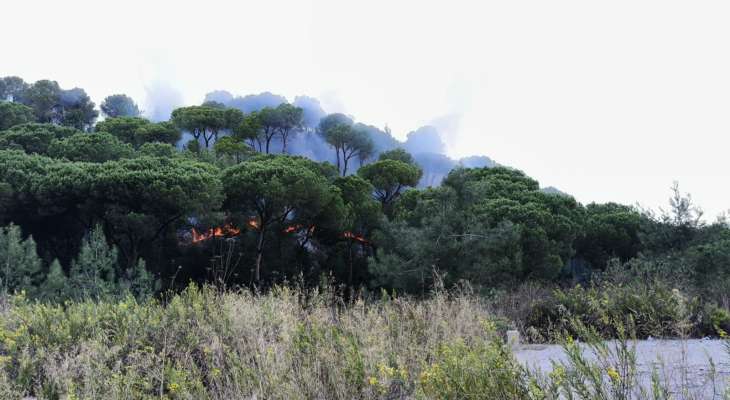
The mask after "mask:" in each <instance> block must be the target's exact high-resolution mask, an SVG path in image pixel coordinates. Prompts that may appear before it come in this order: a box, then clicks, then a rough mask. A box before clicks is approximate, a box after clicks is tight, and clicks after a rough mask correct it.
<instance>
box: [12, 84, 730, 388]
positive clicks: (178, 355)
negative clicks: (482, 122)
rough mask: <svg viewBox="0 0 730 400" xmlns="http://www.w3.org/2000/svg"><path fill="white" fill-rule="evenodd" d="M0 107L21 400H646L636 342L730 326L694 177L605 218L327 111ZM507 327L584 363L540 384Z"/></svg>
mask: <svg viewBox="0 0 730 400" xmlns="http://www.w3.org/2000/svg"><path fill="white" fill-rule="evenodd" d="M0 99H1V100H2V101H0V287H1V289H0V291H1V294H0V397H3V398H25V397H26V396H29V395H32V396H38V397H40V398H49V399H59V398H69V399H71V398H153V397H154V398H168V399H175V398H258V396H261V398H282V399H284V398H286V399H288V398H302V399H304V398H323V399H324V398H327V399H352V398H373V399H386V398H387V399H396V398H402V399H411V398H428V399H431V398H475V399H477V398H483V399H493V398H509V399H558V398H566V397H565V396H569V397H568V398H581V399H596V398H601V399H613V398H617V399H629V398H633V397H632V393H634V391H636V390H638V389H637V388H638V387H639V386H641V384H642V382H641V381H640V379H638V378H637V372H636V368H637V361H636V355H635V352H632V350H631V349H630V347H629V346H628V345H627V344H626V343H627V341H626V340H627V338H629V337H631V338H647V337H678V336H679V337H688V336H694V337H703V336H706V335H711V336H719V337H726V332H727V331H728V330H730V225H729V224H728V221H727V220H726V219H724V218H722V217H721V218H718V220H717V221H715V222H707V221H706V220H705V219H704V218H703V216H702V212H701V210H700V208H698V207H697V206H696V205H695V204H694V203H693V202H692V198H691V197H690V196H689V195H687V194H684V193H682V192H681V191H680V189H679V187H678V185H677V184H676V183H675V184H674V186H672V187H671V188H669V189H670V190H668V194H669V196H670V198H669V204H668V206H669V207H668V208H667V209H665V210H664V209H660V210H657V211H654V210H648V209H642V208H640V207H638V206H630V205H622V204H615V203H607V204H595V203H592V204H587V205H584V204H581V203H579V202H578V201H576V200H575V199H574V198H573V197H572V196H570V195H569V194H566V193H563V192H561V191H559V190H557V189H555V188H541V187H540V185H539V183H538V182H537V181H536V180H534V179H532V178H530V177H529V176H527V175H526V174H524V173H523V172H521V171H519V170H518V169H515V168H510V167H506V166H503V165H499V164H497V163H495V162H494V161H492V160H491V159H489V158H488V157H484V156H475V157H469V158H464V159H461V160H452V159H450V158H449V157H447V156H445V155H444V143H443V141H442V140H441V138H440V136H439V133H438V131H437V130H436V129H435V128H433V127H422V128H419V129H417V130H416V131H414V132H411V133H410V134H408V136H407V140H406V141H404V142H400V141H398V140H397V139H395V138H394V137H393V136H392V135H391V132H390V130H389V129H387V128H384V129H382V130H381V129H379V128H377V127H374V126H371V125H367V124H364V123H360V122H355V121H354V119H353V118H352V117H351V116H347V115H343V114H326V113H325V112H324V111H323V110H322V108H321V107H320V106H319V103H318V102H317V100H316V99H313V98H309V97H297V98H296V99H295V101H293V102H292V103H289V102H288V101H287V99H285V98H283V97H281V96H276V95H273V94H271V93H263V94H259V95H249V96H243V97H234V96H233V95H231V94H230V93H228V92H224V91H217V92H211V93H210V94H209V95H208V96H206V98H205V99H204V101H203V102H202V103H201V105H194V106H187V107H180V108H176V109H174V110H172V112H171V113H170V115H169V118H163V120H160V118H155V119H147V118H145V117H143V114H144V113H143V112H142V111H141V110H140V108H139V106H138V105H137V104H136V103H135V102H134V101H133V100H132V99H131V98H130V97H128V96H126V95H123V94H116V95H111V96H108V97H107V98H105V99H104V100H103V101H102V102H101V104H100V106H99V108H100V112H101V113H100V112H99V111H97V109H96V105H95V104H94V103H93V102H92V101H91V99H90V98H89V96H88V95H87V94H86V93H85V91H84V90H82V89H79V88H74V89H70V90H64V89H62V88H61V87H60V86H59V85H58V83H56V82H54V81H50V80H41V81H38V82H35V83H26V82H25V81H24V80H22V79H21V78H18V77H5V78H2V79H0ZM100 117H103V118H100ZM719 184H720V183H719ZM508 329H517V330H519V331H520V332H521V333H522V334H523V335H524V337H525V340H526V341H529V342H553V343H563V345H564V351H565V354H567V356H568V360H567V361H565V362H563V363H562V364H553V368H554V370H553V371H552V372H551V373H550V374H549V375H543V374H540V373H536V372H533V371H531V370H528V369H526V368H524V367H523V366H521V365H520V364H519V363H517V361H515V359H514V358H513V356H512V354H511V352H510V349H509V348H508V347H506V345H505V344H504V341H503V337H504V336H505V331H506V330H508ZM573 338H579V339H580V340H582V341H585V342H586V343H589V345H590V346H594V347H593V349H594V350H593V351H594V353H595V354H598V355H599V356H598V358H596V359H591V358H590V357H588V358H586V357H585V356H584V349H585V348H584V347H580V346H579V345H577V344H576V342H574V341H573ZM604 338H618V339H620V340H619V341H617V342H615V343H617V344H616V346H615V347H612V348H611V349H609V347H608V346H607V345H606V344H605V342H603V341H602V339H604ZM729 348H730V347H729ZM655 371H656V370H655ZM713 371H714V369H713ZM656 376H657V377H658V375H656ZM654 379H655V377H654V376H652V381H651V388H650V391H651V393H653V397H652V398H673V397H671V396H669V395H666V394H667V393H669V392H668V391H669V390H670V389H669V388H672V387H674V386H672V385H673V383H672V382H671V380H669V381H660V380H659V378H656V380H654ZM682 382H683V384H684V385H685V389H683V390H685V392H686V393H689V390H690V386H691V385H689V383H687V382H688V381H682ZM713 389H714V386H713ZM642 390H643V389H642ZM647 393H649V392H647ZM573 395H575V396H576V397H573ZM647 395H648V394H647ZM665 395H666V396H665ZM729 396H730V394H729ZM34 398H35V397H34ZM687 398H689V397H687ZM697 398H699V397H697Z"/></svg>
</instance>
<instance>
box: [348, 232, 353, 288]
mask: <svg viewBox="0 0 730 400" xmlns="http://www.w3.org/2000/svg"><path fill="white" fill-rule="evenodd" d="M347 250H348V258H349V260H348V261H349V263H350V275H349V276H348V277H347V284H348V285H349V286H350V287H352V239H350V240H349V244H348V245H347Z"/></svg>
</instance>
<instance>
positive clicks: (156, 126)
mask: <svg viewBox="0 0 730 400" xmlns="http://www.w3.org/2000/svg"><path fill="white" fill-rule="evenodd" d="M96 131H97V132H108V133H110V134H112V135H114V136H116V137H117V138H118V139H119V140H121V141H123V142H125V143H129V144H132V145H133V146H135V147H140V146H142V145H144V144H145V143H155V142H160V143H168V144H171V145H174V144H175V143H177V142H178V141H179V140H180V137H181V136H182V134H181V133H180V131H179V130H178V129H177V128H176V127H175V126H174V125H173V124H172V123H170V122H158V123H154V122H150V121H149V120H147V119H145V118H140V117H124V116H122V117H116V118H107V119H106V120H104V121H102V122H99V123H98V124H96Z"/></svg>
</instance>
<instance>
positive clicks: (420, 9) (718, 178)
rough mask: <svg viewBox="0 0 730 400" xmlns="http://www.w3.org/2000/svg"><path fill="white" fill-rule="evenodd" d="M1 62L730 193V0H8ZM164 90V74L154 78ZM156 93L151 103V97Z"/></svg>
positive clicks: (699, 197)
mask: <svg viewBox="0 0 730 400" xmlns="http://www.w3.org/2000/svg"><path fill="white" fill-rule="evenodd" d="M1 11H2V14H3V17H2V24H0V27H1V28H0V29H2V33H3V39H2V44H0V76H4V75H19V76H21V77H23V78H24V79H26V80H27V81H34V80H37V79H42V78H50V79H54V80H57V81H58V82H59V83H60V84H61V86H62V87H66V88H70V87H73V86H79V87H82V88H84V89H86V90H87V92H88V93H89V94H90V95H91V97H92V98H93V99H94V101H96V102H97V104H98V103H99V102H100V101H101V100H102V99H103V98H104V97H105V96H106V95H109V94H113V93H118V92H124V93H127V94H129V95H130V96H132V97H134V98H135V99H136V100H137V101H138V102H139V103H140V104H142V105H143V106H144V105H145V101H146V96H147V95H146V93H147V90H149V88H152V87H160V86H163V87H164V86H171V87H174V88H176V89H178V90H179V91H180V92H181V94H182V96H183V98H184V102H185V103H188V104H193V103H199V102H201V101H202V98H203V96H204V94H205V93H206V92H208V91H211V90H215V89H225V90H228V91H231V92H232V93H234V94H249V93H259V92H262V91H271V92H273V93H277V94H282V95H285V96H287V97H288V98H289V99H290V100H292V99H293V98H294V96H296V95H300V94H307V95H311V96H315V97H318V98H320V100H321V101H322V102H323V105H324V106H325V108H326V109H327V111H343V112H346V113H349V114H353V115H354V116H355V117H356V118H357V120H358V121H362V122H366V123H370V124H373V125H377V126H381V127H382V126H384V125H385V124H388V126H390V127H391V128H392V130H393V133H394V134H395V135H396V136H398V137H400V138H403V137H405V135H406V134H407V132H409V131H411V130H414V129H416V128H418V127H419V126H421V125H425V124H429V123H436V124H437V125H439V126H440V127H441V128H442V132H443V133H445V134H447V137H446V138H445V139H446V140H447V142H448V145H449V149H450V150H449V151H450V155H452V156H465V155H472V154H485V155H488V156H490V157H492V158H493V159H495V160H497V161H498V162H500V163H503V164H507V165H510V166H514V167H517V168H520V169H522V170H524V171H525V172H526V173H528V174H529V175H531V176H533V177H535V178H537V179H538V180H540V182H541V184H542V185H543V186H549V185H552V186H556V187H558V188H560V189H562V190H564V191H566V192H569V193H571V194H573V195H575V196H576V197H577V198H578V199H579V200H580V201H582V202H586V203H587V202H590V201H599V202H604V201H618V202H622V203H627V204H633V203H635V202H639V203H641V204H642V205H644V206H649V207H658V206H663V205H665V204H666V198H667V197H668V195H669V191H668V188H669V187H670V186H671V184H672V182H673V181H674V180H678V181H679V182H680V186H681V188H682V189H683V190H684V191H688V192H691V193H692V194H693V197H694V199H695V200H696V201H697V202H698V203H700V205H702V206H703V208H704V209H705V210H706V211H707V213H708V214H710V215H713V216H714V215H717V214H719V213H720V212H721V211H723V210H728V209H730V179H729V178H730V161H728V158H727V156H728V155H729V154H730V24H729V23H728V21H730V2H728V1H727V0H721V1H702V0H695V1H671V0H657V1H642V0H630V1H623V0H613V1H601V2H598V1H589V0H575V1H545V0H535V1H519V0H510V1H455V0H449V1H394V0H390V1H386V0H382V1H381V0H369V1H343V0H332V1H319V0H309V1H304V0H298V1H297V0H291V1H270V0H269V1H222V0H206V1H204V2H197V1H196V2H193V1H190V2H183V1H159V0H156V1H151V0H147V1H137V0H133V1H130V0H127V1H124V2H119V1H115V2H109V1H99V0H97V1H75V0H69V1H50V0H49V1H37V0H3V1H2V7H1ZM146 89H147V90H146ZM146 107H149V105H147V106H146Z"/></svg>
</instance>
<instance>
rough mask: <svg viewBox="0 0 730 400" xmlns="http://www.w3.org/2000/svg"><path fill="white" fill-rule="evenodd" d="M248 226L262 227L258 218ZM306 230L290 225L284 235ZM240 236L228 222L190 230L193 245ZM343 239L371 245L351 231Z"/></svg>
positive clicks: (311, 231)
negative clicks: (201, 229) (206, 228)
mask: <svg viewBox="0 0 730 400" xmlns="http://www.w3.org/2000/svg"><path fill="white" fill-rule="evenodd" d="M246 225H247V226H248V227H249V228H251V229H253V230H259V229H260V227H261V225H260V224H259V222H258V220H257V219H256V218H250V219H249V220H248V221H247V222H246ZM304 228H306V227H305V226H303V225H301V224H296V225H289V226H287V227H286V228H284V230H283V231H282V232H283V233H296V232H299V231H301V230H302V229H304ZM315 228H316V227H315V226H310V227H308V228H307V229H306V231H307V235H310V236H311V235H313V234H314V230H315ZM240 235H241V229H240V228H237V227H236V226H235V225H233V224H232V223H230V222H227V223H225V224H224V225H222V226H217V227H214V228H210V229H208V230H205V231H199V230H197V229H195V228H192V229H191V230H190V236H191V237H192V240H191V242H192V243H193V244H197V243H201V242H204V241H206V240H209V239H212V238H232V237H237V236H240ZM342 237H344V238H345V239H351V240H354V241H356V242H359V243H362V244H366V245H369V244H370V241H368V240H367V239H365V238H364V237H363V236H361V235H357V234H355V233H353V232H351V231H345V232H343V233H342Z"/></svg>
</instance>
